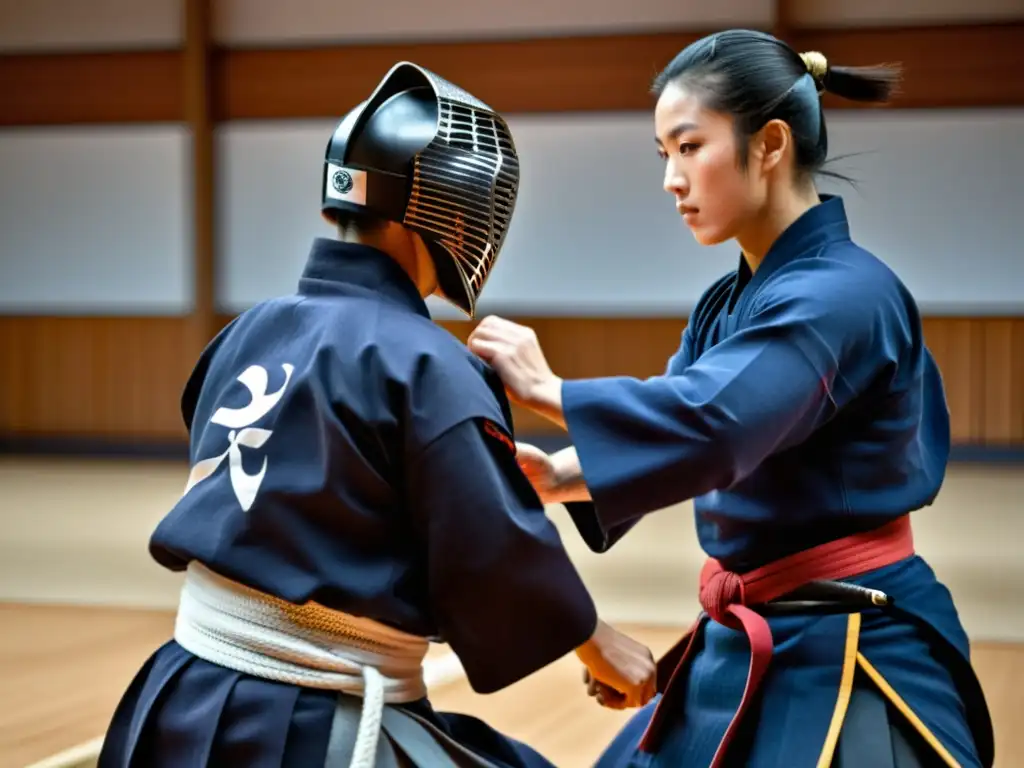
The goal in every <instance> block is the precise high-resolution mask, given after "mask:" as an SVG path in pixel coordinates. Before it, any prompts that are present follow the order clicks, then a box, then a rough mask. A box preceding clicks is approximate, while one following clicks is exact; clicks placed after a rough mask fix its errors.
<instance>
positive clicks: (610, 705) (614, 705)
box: [583, 667, 628, 709]
mask: <svg viewBox="0 0 1024 768" xmlns="http://www.w3.org/2000/svg"><path fill="white" fill-rule="evenodd" d="M583 682H584V683H585V684H586V686H587V695H588V696H590V697H591V698H592V699H595V700H596V701H597V703H598V704H600V705H601V706H602V707H605V708H607V709H625V708H626V706H627V703H626V702H627V700H628V697H627V696H626V695H625V694H623V693H619V692H618V691H616V690H615V689H614V688H612V687H611V686H610V685H606V684H604V683H602V682H601V681H599V680H597V679H596V678H594V677H593V676H592V675H591V674H590V670H589V669H587V668H586V667H584V668H583Z"/></svg>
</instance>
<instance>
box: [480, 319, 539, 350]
mask: <svg viewBox="0 0 1024 768" xmlns="http://www.w3.org/2000/svg"><path fill="white" fill-rule="evenodd" d="M530 338H536V333H534V330H533V329H532V328H530V327H529V326H526V325H519V323H513V322H512V321H511V320H505V319H504V318H502V317H497V316H496V315H488V316H487V317H485V318H484V319H483V320H481V321H480V322H479V323H478V324H477V326H476V328H474V329H473V330H472V331H471V332H470V334H469V341H470V342H473V341H504V342H506V343H511V344H513V345H514V344H516V343H517V342H519V341H520V340H524V339H530Z"/></svg>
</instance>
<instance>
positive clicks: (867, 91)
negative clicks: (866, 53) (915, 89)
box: [800, 51, 902, 104]
mask: <svg viewBox="0 0 1024 768" xmlns="http://www.w3.org/2000/svg"><path fill="white" fill-rule="evenodd" d="M800 58H801V59H802V60H803V62H804V65H805V66H806V67H807V72H808V73H809V74H810V75H811V77H813V78H814V82H815V83H816V84H817V86H818V90H819V91H824V92H826V93H832V94H835V95H836V96H840V97H842V98H844V99H848V100H850V101H862V102H871V103H875V104H885V103H888V102H889V101H890V100H891V99H892V97H893V95H895V93H896V91H897V88H898V86H899V83H900V78H901V76H902V70H901V68H900V67H899V65H878V66H874V67H836V66H832V65H830V64H829V63H828V60H827V59H826V58H825V56H824V55H823V54H821V53H819V52H818V51H808V52H807V53H801V54H800Z"/></svg>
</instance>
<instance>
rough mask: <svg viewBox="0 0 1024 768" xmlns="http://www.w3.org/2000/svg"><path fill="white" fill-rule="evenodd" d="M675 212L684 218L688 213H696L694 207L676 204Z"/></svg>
mask: <svg viewBox="0 0 1024 768" xmlns="http://www.w3.org/2000/svg"><path fill="white" fill-rule="evenodd" d="M676 210H677V211H679V213H680V214H682V215H683V216H685V215H686V214H688V213H696V212H697V209H696V208H695V207H694V206H692V205H685V204H683V203H676Z"/></svg>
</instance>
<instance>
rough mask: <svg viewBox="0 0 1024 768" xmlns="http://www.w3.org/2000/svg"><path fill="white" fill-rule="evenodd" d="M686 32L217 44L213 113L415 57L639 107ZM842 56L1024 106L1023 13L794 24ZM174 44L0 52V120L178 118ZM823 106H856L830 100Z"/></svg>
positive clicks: (482, 78)
mask: <svg viewBox="0 0 1024 768" xmlns="http://www.w3.org/2000/svg"><path fill="white" fill-rule="evenodd" d="M697 34H698V33H696V32H687V31H681V32H667V33H663V34H635V35H618V36H593V37H568V38H556V39H550V38H546V39H527V40H511V41H497V42H457V43H413V44H406V45H402V44H379V45H351V46H332V47H323V48H298V49H278V48H275V49H252V50H249V49H245V50H225V49H221V50H218V51H216V52H215V53H214V55H213V58H212V61H211V65H212V69H213V73H214V77H213V79H214V85H213V94H212V105H211V113H212V115H213V117H214V119H216V120H245V119H292V118H295V119H301V118H315V117H336V116H338V115H339V114H342V113H344V112H345V111H347V110H348V109H349V108H350V107H352V106H354V105H355V104H356V103H358V102H359V101H360V100H362V99H363V98H365V96H366V94H367V93H368V91H369V89H370V88H372V86H373V85H374V84H375V83H376V82H377V80H378V79H379V78H380V77H381V76H382V75H383V73H384V72H385V71H386V70H387V69H388V68H389V67H390V66H391V65H392V64H393V63H395V62H396V61H398V60H401V59H411V60H413V61H416V62H418V63H422V64H424V65H425V66H428V67H431V68H433V69H435V70H437V71H438V73H439V74H442V75H444V76H445V77H447V78H448V79H450V80H452V81H453V82H456V83H458V84H459V85H461V86H463V87H465V88H468V89H469V90H471V91H473V92H474V93H478V94H480V95H481V96H482V97H483V98H485V99H486V100H487V101H488V102H489V103H490V104H491V105H492V106H493V107H495V108H496V109H499V110H502V111H504V112H509V113H530V112H552V111H554V112H594V111H617V110H642V109H648V108H650V106H651V97H650V96H649V95H648V89H649V87H650V83H651V80H652V78H653V77H654V75H655V74H656V73H657V72H658V71H659V69H660V68H661V67H663V66H664V65H665V64H667V63H668V61H669V60H670V59H671V57H672V56H673V55H674V54H675V53H676V52H677V51H679V50H680V49H681V48H682V47H684V46H685V45H687V44H688V43H690V42H692V41H693V40H694V39H696V37H697ZM786 35H787V40H788V42H790V43H791V44H792V45H794V47H796V48H797V49H799V50H811V49H813V50H820V51H822V52H824V53H825V54H826V55H827V56H828V57H829V58H830V60H832V61H834V62H836V63H842V64H847V65H862V64H877V63H885V62H901V63H902V64H903V66H904V68H905V70H906V80H905V83H904V87H903V91H902V94H901V95H900V97H899V99H898V100H897V101H896V102H895V105H894V106H897V107H902V108H913V109H926V108H959V107H1010V106H1022V105H1024V78H1022V77H1020V76H1019V75H1020V72H1022V71H1024V22H1015V23H1004V24H998V25H995V24H994V25H969V26H965V25H950V26H938V27H921V28H914V27H892V28H889V27H886V28H879V29H833V30H805V29H800V30H793V29H790V30H789V31H788V32H787V33H786ZM183 72H184V64H183V56H182V55H181V54H180V53H176V52H173V51H172V52H165V51H155V52H145V53H141V52H126V53H107V54H95V53H89V54H60V55H53V54H39V55H13V56H0V90H2V92H3V93H4V99H5V103H4V109H3V110H2V111H0V126H4V125H6V126H14V125H40V124H47V125H54V124H80V123H139V122H154V121H157V122H159V121H175V120H184V119H185V116H184V104H183V100H182V88H181V85H180V83H181V80H182V77H183ZM827 104H828V106H830V107H853V108H856V107H857V105H852V104H848V103H845V102H842V101H840V100H834V99H832V98H830V97H829V98H828V101H827Z"/></svg>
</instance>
